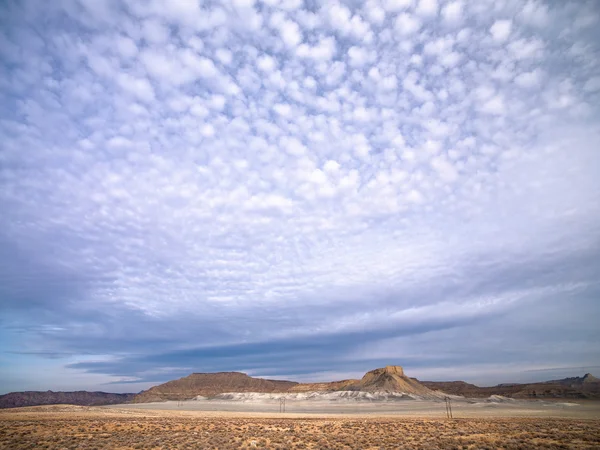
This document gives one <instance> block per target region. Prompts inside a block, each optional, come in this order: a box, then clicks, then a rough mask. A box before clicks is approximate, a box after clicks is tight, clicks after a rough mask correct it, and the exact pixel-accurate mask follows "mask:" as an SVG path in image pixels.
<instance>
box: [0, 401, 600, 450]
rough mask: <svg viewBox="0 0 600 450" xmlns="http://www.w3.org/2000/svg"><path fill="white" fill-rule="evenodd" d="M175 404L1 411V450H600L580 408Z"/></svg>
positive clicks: (588, 411)
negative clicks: (313, 409) (328, 409)
mask: <svg viewBox="0 0 600 450" xmlns="http://www.w3.org/2000/svg"><path fill="white" fill-rule="evenodd" d="M173 403H175V405H174V406H173V407H172V408H171V409H168V407H170V406H172V405H165V404H160V405H162V407H163V409H158V408H157V405H120V406H118V407H79V406H69V405H58V406H39V407H30V408H16V409H9V410H3V411H0V448H2V449H15V450H16V449H33V448H36V449H37V448H48V449H54V448H56V449H59V448H60V449H101V448H102V449H104V448H110V449H190V448H197V449H233V448H275V449H396V448H411V449H438V448H439V449H522V448H540V449H541V448H544V449H547V448H572V449H584V448H585V449H591V448H600V416H599V414H598V412H599V408H598V404H597V403H589V404H583V405H580V408H579V411H577V407H576V406H571V407H564V408H561V407H560V406H557V407H555V408H554V409H552V411H553V414H548V413H547V412H544V410H541V411H542V412H540V413H538V414H537V416H536V413H534V412H533V411H535V410H533V409H531V410H529V411H528V412H529V414H525V413H524V412H523V411H519V410H517V408H514V411H513V412H512V413H511V412H510V410H509V409H507V408H504V409H498V408H496V409H493V412H495V414H492V411H489V410H490V409H491V408H487V409H484V408H480V409H474V408H471V409H470V410H469V409H468V408H466V407H463V408H462V410H460V411H459V409H460V408H459V409H456V408H455V418H454V419H446V418H445V417H444V416H443V414H439V413H437V412H436V413H435V414H434V413H433V412H430V414H423V413H422V411H421V412H417V411H416V410H415V411H413V412H412V413H411V414H409V413H408V412H407V411H406V410H405V411H404V413H401V414H398V413H393V412H383V413H381V414H379V413H377V411H375V408H376V407H377V406H381V405H368V408H372V409H373V410H370V411H367V412H364V411H363V412H361V413H358V414H356V413H350V412H342V413H340V412H339V411H338V413H336V414H333V413H320V414H319V413H301V412H293V413H285V414H280V413H278V412H256V411H250V410H248V411H239V410H238V411H222V410H221V411H216V410H215V411H199V410H191V409H190V408H188V409H187V410H186V409H183V407H181V406H179V407H178V406H177V402H173ZM413 403H414V402H413ZM363 406H364V405H361V407H363ZM421 406H423V405H421ZM412 407H413V408H416V407H415V406H412ZM436 407H437V408H438V409H439V408H440V405H439V404H437V405H436ZM442 407H443V406H442ZM165 408H167V409H165ZM177 408H179V409H177ZM557 411H558V413H557ZM441 412H442V413H444V411H443V410H442V411H441ZM477 412H481V414H480V416H477V415H476V413H477ZM561 412H562V413H563V414H562V415H561V414H560V413H561ZM444 414H445V413H444Z"/></svg>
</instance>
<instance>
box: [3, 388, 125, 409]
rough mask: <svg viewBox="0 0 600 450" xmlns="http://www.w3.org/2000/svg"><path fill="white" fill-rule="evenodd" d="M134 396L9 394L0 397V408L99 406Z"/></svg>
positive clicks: (45, 392) (82, 392)
mask: <svg viewBox="0 0 600 450" xmlns="http://www.w3.org/2000/svg"><path fill="white" fill-rule="evenodd" d="M135 395H136V394H111V393H108V392H87V391H76V392H53V391H26V392H11V393H9V394H4V395H0V408H19V407H22V406H38V405H58V404H69V405H81V406H99V405H115V404H118V403H127V402H128V401H130V400H132V399H133V397H135Z"/></svg>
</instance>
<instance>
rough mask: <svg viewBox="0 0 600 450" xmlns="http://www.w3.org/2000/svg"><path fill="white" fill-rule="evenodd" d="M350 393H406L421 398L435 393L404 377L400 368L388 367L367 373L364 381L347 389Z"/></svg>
mask: <svg viewBox="0 0 600 450" xmlns="http://www.w3.org/2000/svg"><path fill="white" fill-rule="evenodd" d="M346 390H348V391H363V392H404V393H406V394H415V395H419V396H431V395H435V393H434V392H433V391H432V390H431V389H429V388H428V387H426V386H424V385H422V384H421V383H419V381H417V380H415V379H414V378H409V377H407V376H406V375H404V369H402V367H400V366H386V367H383V368H381V369H375V370H371V371H370V372H367V373H366V374H365V376H364V377H362V379H361V380H360V381H359V382H357V383H354V384H352V385H349V386H347V387H346Z"/></svg>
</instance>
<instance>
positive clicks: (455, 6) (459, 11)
mask: <svg viewBox="0 0 600 450" xmlns="http://www.w3.org/2000/svg"><path fill="white" fill-rule="evenodd" d="M463 9H464V4H463V2H462V1H461V0H456V1H451V2H448V3H447V4H446V5H444V7H443V8H442V18H443V19H444V22H446V23H448V24H453V25H454V24H458V23H460V22H461V21H462V17H463Z"/></svg>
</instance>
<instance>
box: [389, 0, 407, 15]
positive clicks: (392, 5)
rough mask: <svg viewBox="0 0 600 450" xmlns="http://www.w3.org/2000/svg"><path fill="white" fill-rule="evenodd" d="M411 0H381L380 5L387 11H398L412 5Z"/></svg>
mask: <svg viewBox="0 0 600 450" xmlns="http://www.w3.org/2000/svg"><path fill="white" fill-rule="evenodd" d="M413 3H414V2H413V0H383V2H382V6H383V8H384V9H385V10H386V11H388V12H392V13H394V12H398V11H402V10H405V9H408V8H410V7H411V6H413Z"/></svg>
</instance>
